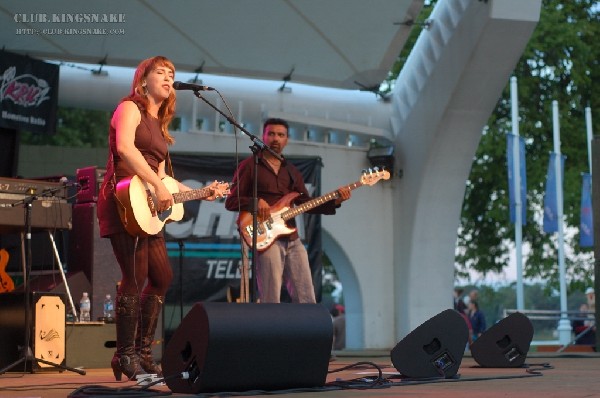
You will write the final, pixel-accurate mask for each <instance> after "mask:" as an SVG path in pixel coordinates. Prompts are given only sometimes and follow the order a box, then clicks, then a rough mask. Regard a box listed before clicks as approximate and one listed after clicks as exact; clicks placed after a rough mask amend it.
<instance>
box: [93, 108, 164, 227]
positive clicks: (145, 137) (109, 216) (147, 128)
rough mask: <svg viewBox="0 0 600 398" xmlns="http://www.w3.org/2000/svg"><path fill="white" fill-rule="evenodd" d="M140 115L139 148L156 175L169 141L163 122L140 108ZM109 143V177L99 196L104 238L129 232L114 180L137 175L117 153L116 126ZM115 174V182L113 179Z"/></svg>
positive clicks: (110, 134) (99, 217) (107, 174)
mask: <svg viewBox="0 0 600 398" xmlns="http://www.w3.org/2000/svg"><path fill="white" fill-rule="evenodd" d="M140 113H141V120H140V124H139V125H138V126H137V128H136V130H135V146H136V148H138V149H139V150H140V152H141V153H142V156H144V159H146V162H148V165H149V166H150V167H151V168H152V170H154V171H155V172H156V171H158V165H159V163H160V162H162V161H163V160H165V159H166V157H167V142H166V141H165V138H164V137H163V135H162V131H161V127H160V121H159V120H158V119H156V118H154V117H152V116H151V115H149V114H148V113H147V112H146V111H144V110H142V109H140ZM108 144H109V156H108V161H107V163H106V174H105V175H104V181H103V182H102V186H101V189H100V194H99V195H98V222H99V225H100V236H102V237H107V236H110V235H112V234H115V233H119V232H124V231H125V228H124V227H123V224H122V222H121V219H120V217H119V213H118V210H117V205H116V201H115V199H114V181H115V179H116V181H117V182H119V181H120V180H121V179H123V178H126V177H130V176H132V175H133V174H134V172H133V170H131V168H130V167H129V165H128V164H127V162H125V160H123V159H121V158H120V157H119V154H118V153H117V143H116V130H115V129H114V128H113V127H112V126H111V127H110V130H109V137H108ZM113 175H114V176H115V179H113Z"/></svg>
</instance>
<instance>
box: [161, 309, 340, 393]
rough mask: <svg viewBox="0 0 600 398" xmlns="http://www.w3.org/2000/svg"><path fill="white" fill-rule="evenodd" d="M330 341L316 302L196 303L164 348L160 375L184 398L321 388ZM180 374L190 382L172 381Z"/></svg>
mask: <svg viewBox="0 0 600 398" xmlns="http://www.w3.org/2000/svg"><path fill="white" fill-rule="evenodd" d="M332 339H333V326H332V322H331V316H330V315H329V312H328V311H327V309H326V308H325V307H324V306H322V305H320V304H256V303H246V304H238V303H196V304H194V305H193V307H192V308H191V310H190V311H189V312H188V314H187V315H186V316H185V317H184V318H183V320H182V321H181V324H180V325H179V328H177V330H176V331H175V333H174V334H173V336H172V337H171V339H170V340H169V343H168V344H167V347H166V349H165V352H164V355H163V359H162V367H163V374H164V375H165V381H166V383H167V386H168V387H169V388H170V389H171V391H173V392H177V393H188V394H196V393H199V392H222V391H248V390H256V389H259V390H279V389H289V388H303V387H321V386H323V385H324V384H325V381H326V378H327V370H328V366H329V358H330V355H331V344H332ZM182 372H188V373H189V374H190V378H189V379H182V378H175V376H176V375H177V374H180V373H182Z"/></svg>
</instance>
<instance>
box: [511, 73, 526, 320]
mask: <svg viewBox="0 0 600 398" xmlns="http://www.w3.org/2000/svg"><path fill="white" fill-rule="evenodd" d="M510 97H511V114H512V132H513V135H514V139H513V147H512V150H513V185H514V192H515V255H516V262H517V310H519V311H523V309H524V308H525V304H524V299H523V247H522V246H523V216H522V214H523V213H522V206H523V203H521V154H520V148H521V141H520V139H519V98H518V95H517V78H516V77H514V76H513V77H511V78H510Z"/></svg>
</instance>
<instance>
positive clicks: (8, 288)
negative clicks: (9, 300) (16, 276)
mask: <svg viewBox="0 0 600 398" xmlns="http://www.w3.org/2000/svg"><path fill="white" fill-rule="evenodd" d="M8 258H9V257H8V252H7V251H6V249H0V293H7V292H12V291H13V290H15V283H14V282H13V280H12V278H11V277H10V275H8V274H7V273H6V265H7V264H8Z"/></svg>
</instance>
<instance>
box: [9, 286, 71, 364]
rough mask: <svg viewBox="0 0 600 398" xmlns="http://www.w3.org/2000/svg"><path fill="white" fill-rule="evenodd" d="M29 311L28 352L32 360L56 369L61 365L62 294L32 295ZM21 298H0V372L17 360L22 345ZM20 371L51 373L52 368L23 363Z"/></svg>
mask: <svg viewBox="0 0 600 398" xmlns="http://www.w3.org/2000/svg"><path fill="white" fill-rule="evenodd" d="M30 304H31V309H30V310H29V313H30V316H32V317H33V319H30V321H31V322H30V327H31V332H30V333H31V334H30V337H31V340H30V348H31V352H32V354H33V356H34V357H35V358H38V359H43V360H45V361H48V362H52V363H55V364H57V365H64V364H65V355H66V353H65V347H66V338H65V315H66V310H65V299H64V296H63V295H62V294H56V293H40V292H33V293H32V294H31V302H30ZM25 310H26V309H25V294H24V293H13V292H11V293H4V294H0V319H1V320H2V327H0V341H2V344H0V369H1V368H4V367H6V366H8V365H10V364H12V363H14V362H15V361H17V360H18V359H20V358H21V356H22V355H21V354H22V353H23V344H24V343H25V332H26V327H27V326H26V325H25ZM27 362H28V363H26V364H25V365H24V366H23V367H21V366H16V367H15V368H13V369H12V370H13V371H22V370H23V369H27V370H31V371H35V370H41V369H43V368H51V369H54V367H53V366H52V365H47V364H44V363H41V362H35V363H30V362H29V361H27Z"/></svg>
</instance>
